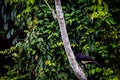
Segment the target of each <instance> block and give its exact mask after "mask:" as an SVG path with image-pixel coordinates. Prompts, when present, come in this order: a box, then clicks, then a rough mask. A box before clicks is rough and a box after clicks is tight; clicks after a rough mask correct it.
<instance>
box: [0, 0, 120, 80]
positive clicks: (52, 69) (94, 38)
mask: <svg viewBox="0 0 120 80" xmlns="http://www.w3.org/2000/svg"><path fill="white" fill-rule="evenodd" d="M48 3H49V4H50V5H51V7H52V8H55V7H54V2H53V1H48ZM119 3H120V1H119V0H109V1H108V0H106V1H105V0H103V1H102V0H65V1H62V9H63V11H64V16H65V20H66V25H67V31H68V35H69V39H70V43H71V47H72V49H73V51H75V50H76V49H77V50H79V51H81V52H83V53H85V54H86V55H90V56H91V57H93V58H94V59H95V60H96V61H98V62H99V63H100V64H101V65H102V66H103V68H98V67H96V66H94V65H89V64H88V65H86V66H85V68H84V70H85V73H86V76H87V77H88V79H92V80H94V79H95V80H119V79H120V62H119V61H120V41H119V40H120V23H119V22H120V16H119V13H120V9H119V7H118V6H117V5H119ZM0 10H1V11H0V14H1V15H0V26H1V28H0V63H1V65H0V76H1V77H0V80H77V78H76V76H75V75H74V73H73V70H72V68H71V67H70V65H69V62H68V59H67V56H66V53H65V51H64V48H63V43H62V40H61V35H60V30H59V26H58V22H57V21H56V20H55V19H54V18H53V16H52V13H51V11H50V10H49V8H48V6H47V5H46V4H45V2H44V0H1V1H0ZM80 66H82V65H81V64H80Z"/></svg>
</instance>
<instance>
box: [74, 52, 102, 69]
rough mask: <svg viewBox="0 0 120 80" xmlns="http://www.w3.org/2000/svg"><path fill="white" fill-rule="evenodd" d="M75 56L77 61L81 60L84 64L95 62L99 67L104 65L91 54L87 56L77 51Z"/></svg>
mask: <svg viewBox="0 0 120 80" xmlns="http://www.w3.org/2000/svg"><path fill="white" fill-rule="evenodd" d="M75 57H76V60H77V62H80V63H82V64H95V65H96V66H98V67H102V66H101V65H100V64H99V63H98V62H97V61H95V60H94V59H93V58H91V57H90V56H87V55H85V54H83V53H79V52H77V53H75Z"/></svg>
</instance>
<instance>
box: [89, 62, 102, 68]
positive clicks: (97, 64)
mask: <svg viewBox="0 0 120 80" xmlns="http://www.w3.org/2000/svg"><path fill="white" fill-rule="evenodd" d="M91 63H93V64H95V65H96V66H98V67H100V68H101V67H102V66H101V65H100V64H99V63H98V62H96V61H92V62H91Z"/></svg>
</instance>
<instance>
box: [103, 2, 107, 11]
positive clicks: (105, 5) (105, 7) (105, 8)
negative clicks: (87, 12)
mask: <svg viewBox="0 0 120 80" xmlns="http://www.w3.org/2000/svg"><path fill="white" fill-rule="evenodd" d="M103 5H104V11H105V12H108V5H107V4H106V3H105V2H103Z"/></svg>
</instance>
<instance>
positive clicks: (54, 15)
mask: <svg viewBox="0 0 120 80" xmlns="http://www.w3.org/2000/svg"><path fill="white" fill-rule="evenodd" d="M44 1H45V3H46V4H47V6H48V7H49V9H50V11H51V12H52V15H53V18H55V19H56V18H57V17H56V14H55V11H54V9H52V8H51V7H50V5H49V4H48V2H47V1H46V0H44Z"/></svg>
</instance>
